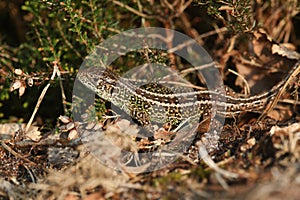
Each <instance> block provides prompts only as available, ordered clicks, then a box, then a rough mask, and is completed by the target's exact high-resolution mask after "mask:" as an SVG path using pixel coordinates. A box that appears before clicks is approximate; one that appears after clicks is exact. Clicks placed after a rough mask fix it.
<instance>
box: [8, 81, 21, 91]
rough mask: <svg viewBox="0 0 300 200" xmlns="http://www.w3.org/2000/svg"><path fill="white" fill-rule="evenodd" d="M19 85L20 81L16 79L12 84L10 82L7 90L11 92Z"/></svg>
mask: <svg viewBox="0 0 300 200" xmlns="http://www.w3.org/2000/svg"><path fill="white" fill-rule="evenodd" d="M21 86H22V83H21V81H19V80H17V81H15V82H14V83H13V84H11V86H10V88H9V91H10V92H12V91H14V90H17V89H19V88H20V87H21Z"/></svg>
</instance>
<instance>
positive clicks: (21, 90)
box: [19, 85, 26, 97]
mask: <svg viewBox="0 0 300 200" xmlns="http://www.w3.org/2000/svg"><path fill="white" fill-rule="evenodd" d="M25 89H26V87H25V86H24V85H22V86H21V87H20V88H19V97H21V96H23V94H24V93H25Z"/></svg>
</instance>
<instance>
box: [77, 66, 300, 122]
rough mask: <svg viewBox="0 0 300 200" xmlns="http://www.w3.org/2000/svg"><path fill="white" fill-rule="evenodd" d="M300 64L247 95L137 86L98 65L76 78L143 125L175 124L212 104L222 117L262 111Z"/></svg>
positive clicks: (201, 113)
mask: <svg viewBox="0 0 300 200" xmlns="http://www.w3.org/2000/svg"><path fill="white" fill-rule="evenodd" d="M299 65H300V61H298V62H296V64H295V65H294V66H293V67H292V68H291V70H290V71H289V73H288V74H287V76H286V77H285V78H284V79H283V80H282V81H280V82H279V83H278V84H276V85H275V86H274V87H273V88H272V89H271V90H270V91H268V92H265V93H262V94H258V95H254V96H251V97H248V98H240V97H233V96H230V95H227V94H222V93H218V92H216V91H207V90H206V91H193V92H182V93H173V92H172V90H169V89H168V88H165V87H164V86H162V85H160V84H158V83H150V84H148V85H145V86H143V87H138V86H136V85H135V84H133V82H132V81H131V80H129V79H127V78H123V77H120V76H119V75H118V74H116V73H114V72H113V71H111V70H109V69H106V68H100V67H90V68H88V69H85V70H81V71H79V73H78V75H77V78H78V79H79V81H80V82H81V83H83V85H85V86H86V87H87V88H89V89H91V90H92V91H94V92H95V93H96V94H97V95H98V96H100V97H101V98H103V99H105V100H107V101H110V102H111V103H113V104H114V105H115V106H117V107H119V108H121V109H122V110H123V111H125V112H126V113H127V114H129V115H130V116H131V117H132V118H134V119H136V120H137V121H138V122H139V123H141V124H142V125H148V124H149V123H151V122H157V123H162V124H164V123H167V122H169V123H171V124H177V125H178V123H180V122H182V121H183V120H185V119H186V118H188V117H192V118H194V119H199V118H200V117H201V116H208V115H209V114H210V113H211V109H212V105H213V104H214V105H215V107H214V108H216V109H217V111H216V114H217V115H221V116H224V117H233V116H236V115H237V114H239V113H241V112H244V111H250V112H251V111H252V112H253V111H261V110H263V109H264V108H266V106H267V105H268V104H269V103H270V102H271V101H272V100H273V99H274V98H275V96H276V94H277V93H278V91H279V90H280V89H281V87H282V86H283V85H284V83H285V82H286V81H287V80H288V78H289V77H290V76H291V74H292V73H293V72H294V71H295V70H296V69H297V68H298V66H299ZM155 88H158V89H157V90H156V89H155ZM212 95H213V96H214V98H213V100H212ZM219 99H223V100H225V101H222V100H219Z"/></svg>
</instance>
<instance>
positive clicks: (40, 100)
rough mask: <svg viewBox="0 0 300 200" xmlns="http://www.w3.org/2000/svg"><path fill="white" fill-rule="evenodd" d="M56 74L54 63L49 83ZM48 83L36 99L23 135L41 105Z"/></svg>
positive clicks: (57, 70) (57, 71)
mask: <svg viewBox="0 0 300 200" xmlns="http://www.w3.org/2000/svg"><path fill="white" fill-rule="evenodd" d="M56 74H59V69H58V67H57V63H54V68H53V73H52V76H51V78H50V81H51V80H54V77H55V75H56ZM50 81H49V83H48V84H47V85H46V87H45V88H44V89H43V91H42V93H41V95H40V97H39V99H38V101H37V103H36V106H35V108H34V110H33V113H32V115H31V117H30V120H29V122H28V123H27V125H26V127H25V131H24V132H25V133H26V132H27V131H28V129H29V127H30V126H31V124H32V122H33V119H34V117H35V114H36V112H37V111H38V109H39V107H40V105H41V103H42V100H43V98H44V97H45V94H46V92H47V90H48V88H49V87H50Z"/></svg>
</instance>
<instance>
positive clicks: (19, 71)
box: [14, 69, 23, 75]
mask: <svg viewBox="0 0 300 200" xmlns="http://www.w3.org/2000/svg"><path fill="white" fill-rule="evenodd" d="M14 72H15V74H17V75H22V74H23V71H22V70H21V69H15V71H14Z"/></svg>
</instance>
